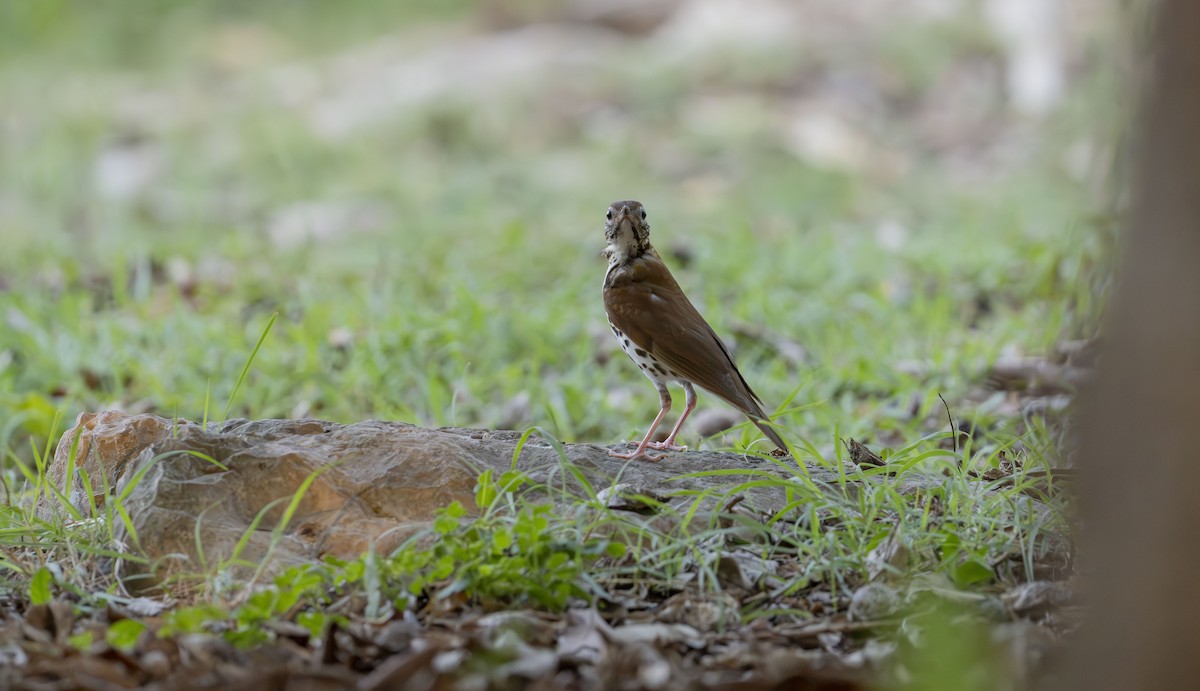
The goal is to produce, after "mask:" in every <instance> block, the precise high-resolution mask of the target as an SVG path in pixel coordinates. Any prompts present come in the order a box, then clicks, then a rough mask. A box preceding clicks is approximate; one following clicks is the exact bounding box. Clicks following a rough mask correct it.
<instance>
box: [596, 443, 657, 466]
mask: <svg viewBox="0 0 1200 691" xmlns="http://www.w3.org/2000/svg"><path fill="white" fill-rule="evenodd" d="M630 443H633V442H630ZM646 446H650V445H649V444H647V445H646ZM608 455H609V456H612V457H613V458H620V459H623V460H626V461H632V460H634V459H641V460H644V461H651V462H656V461H661V460H662V459H664V458H666V456H665V455H663V456H653V455H651V454H648V453H646V447H638V448H637V449H634V451H633V453H617V452H616V451H613V450H611V449H610V450H609V452H608Z"/></svg>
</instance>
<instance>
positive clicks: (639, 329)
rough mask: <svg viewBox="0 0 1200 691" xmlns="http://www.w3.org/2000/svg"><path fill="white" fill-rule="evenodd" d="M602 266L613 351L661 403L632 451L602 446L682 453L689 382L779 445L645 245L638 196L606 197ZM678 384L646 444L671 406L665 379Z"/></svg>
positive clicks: (716, 343)
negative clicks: (670, 416) (679, 397)
mask: <svg viewBox="0 0 1200 691" xmlns="http://www.w3.org/2000/svg"><path fill="white" fill-rule="evenodd" d="M604 237H605V239H606V240H608V247H606V248H605V250H604V254H605V256H606V257H607V258H608V272H607V273H605V274H604V310H605V311H606V312H607V313H608V325H609V327H611V328H612V332H613V335H614V336H616V337H617V342H618V343H620V344H621V349H622V350H624V351H625V354H626V355H628V356H629V358H630V359H631V360H633V361H634V363H635V364H637V366H638V367H640V368H641V369H642V371H643V372H645V373H646V376H647V377H649V378H650V381H652V382H654V386H655V388H657V389H658V397H659V403H660V404H661V408H660V410H659V411H658V416H657V417H655V418H654V422H652V423H650V429H649V430H647V432H646V436H645V437H643V438H642V441H641V442H639V443H638V446H637V449H635V450H634V451H633V453H629V454H621V453H616V452H615V451H610V452H609V455H611V456H615V457H616V458H628V459H632V458H645V459H646V460H649V461H657V460H659V459H661V458H662V456H651V455H650V454H648V453H647V452H646V449H660V450H668V451H684V450H685V447H682V446H676V445H675V437H676V435H678V434H679V429H680V428H681V427H683V421H684V420H686V419H687V416H688V414H689V413H691V412H692V409H693V408H695V407H696V392H695V390H694V389H693V388H692V386H693V385H696V386H699V387H700V388H702V389H704V390H706V391H708V392H710V393H712V394H713V395H715V396H717V397H718V398H720V399H721V400H723V401H725V402H726V403H728V404H729V405H731V406H733V407H735V408H737V409H738V410H740V411H742V412H743V413H745V414H746V416H747V417H749V418H750V420H751V421H752V422H754V424H756V425H758V427H759V429H761V430H762V431H763V434H766V435H767V438H769V439H770V440H771V441H772V442H774V443H775V445H776V446H778V447H779V448H780V449H784V450H786V449H787V446H786V445H785V444H784V442H783V439H782V438H781V437H780V436H779V434H778V433H777V432H776V431H775V430H774V429H772V428H771V427H770V425H768V424H767V423H768V422H769V419H768V418H767V415H766V413H764V412H763V409H762V401H760V400H759V398H758V396H756V395H754V392H753V391H751V390H750V386H749V385H748V384H746V380H745V379H743V378H742V374H741V372H738V368H737V365H735V364H734V363H733V357H732V356H730V354H729V351H728V350H727V349H726V348H725V344H723V343H722V342H721V339H720V338H717V334H716V333H715V332H714V331H713V330H712V327H711V326H709V325H708V322H706V321H704V317H702V316H700V312H698V311H697V310H696V308H695V307H694V306H693V305H692V303H691V301H690V300H688V299H687V296H686V295H684V294H683V290H682V289H680V287H679V284H678V283H676V282H675V277H673V276H672V275H671V272H670V271H669V270H667V265H666V264H665V263H663V260H662V257H661V256H659V254H658V252H657V251H656V250H655V249H654V246H653V245H651V244H650V224H648V223H647V222H646V210H645V209H644V208H643V207H642V204H641V202H635V201H621V202H613V203H612V205H611V206H609V207H608V221H607V222H606V223H605V224H604ZM671 382H674V383H677V384H679V385H680V386H682V387H683V392H684V395H685V396H686V397H687V398H686V406H685V407H684V410H683V415H680V416H679V421H678V422H676V423H675V428H674V429H672V430H671V434H670V435H669V436H668V437H667V438H666V440H665V441H662V442H652V441H650V439H651V437H652V436H653V435H654V430H656V429H657V428H658V425H659V424H660V423H661V422H662V420H663V418H664V417H665V416H666V414H667V412H668V411H670V410H671V393H670V391H669V390H668V389H667V384H669V383H671Z"/></svg>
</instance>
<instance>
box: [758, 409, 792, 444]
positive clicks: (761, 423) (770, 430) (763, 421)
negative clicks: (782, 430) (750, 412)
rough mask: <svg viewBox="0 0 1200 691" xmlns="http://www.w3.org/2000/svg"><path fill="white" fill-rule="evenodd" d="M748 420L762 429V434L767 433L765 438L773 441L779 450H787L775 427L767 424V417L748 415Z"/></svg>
mask: <svg viewBox="0 0 1200 691" xmlns="http://www.w3.org/2000/svg"><path fill="white" fill-rule="evenodd" d="M750 421H751V422H753V423H754V424H755V425H757V426H758V428H759V429H760V430H762V432H763V434H765V435H767V439H770V440H771V442H772V443H774V444H775V446H777V447H779V449H780V450H782V451H787V450H788V447H787V444H786V443H784V441H783V437H781V436H779V433H778V432H776V431H775V428H774V427H771V425H770V424H768V423H770V420H769V419H767V418H766V417H762V418H755V417H753V416H752V417H750Z"/></svg>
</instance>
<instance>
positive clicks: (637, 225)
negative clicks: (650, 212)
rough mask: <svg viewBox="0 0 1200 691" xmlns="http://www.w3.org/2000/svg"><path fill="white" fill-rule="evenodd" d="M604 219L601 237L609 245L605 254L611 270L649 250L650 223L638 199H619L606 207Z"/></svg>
mask: <svg viewBox="0 0 1200 691" xmlns="http://www.w3.org/2000/svg"><path fill="white" fill-rule="evenodd" d="M606 219H607V220H605V222H604V239H605V240H607V241H608V246H607V247H605V248H604V255H605V256H606V257H608V266H609V268H610V269H611V268H612V267H615V266H621V265H623V264H626V263H628V262H630V261H632V260H634V259H637V258H638V257H640V256H642V255H643V254H645V253H646V252H647V251H649V250H650V249H651V246H650V224H649V223H647V222H646V209H645V207H643V206H642V203H641V202H635V201H632V200H631V201H619V202H613V203H612V204H610V205H609V207H608V215H607V216H606Z"/></svg>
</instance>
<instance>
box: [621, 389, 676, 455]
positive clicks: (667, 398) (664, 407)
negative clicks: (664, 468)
mask: <svg viewBox="0 0 1200 691" xmlns="http://www.w3.org/2000/svg"><path fill="white" fill-rule="evenodd" d="M658 401H659V405H660V406H661V407H660V408H659V411H658V417H656V418H654V422H652V423H650V429H648V430H646V436H644V437H642V441H641V442H639V443H638V446H637V448H636V449H634V450H633V453H617V452H616V451H609V452H608V455H609V456H612V457H613V458H624V459H626V460H632V459H634V458H645V459H646V460H647V461H661V460H662V459H663V458H665V456H651V455H650V454H648V453H646V447H648V446H650V437H652V436H654V430H656V429H658V425H659V424H660V423H661V422H662V421H663V418H664V417H666V416H667V413H668V412H669V411H670V410H671V392H670V391H667V386H666V384H660V385H659V388H658Z"/></svg>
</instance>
